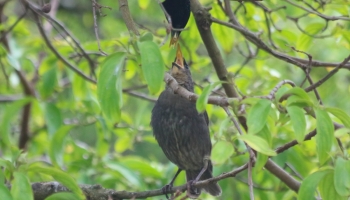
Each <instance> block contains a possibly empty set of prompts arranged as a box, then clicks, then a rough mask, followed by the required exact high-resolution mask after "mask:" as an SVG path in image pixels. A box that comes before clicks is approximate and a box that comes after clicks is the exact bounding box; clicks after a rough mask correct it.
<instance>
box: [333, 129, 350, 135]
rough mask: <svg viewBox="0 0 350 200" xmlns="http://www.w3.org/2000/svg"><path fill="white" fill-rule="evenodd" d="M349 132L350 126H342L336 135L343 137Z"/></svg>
mask: <svg viewBox="0 0 350 200" xmlns="http://www.w3.org/2000/svg"><path fill="white" fill-rule="evenodd" d="M347 134H350V128H340V129H337V130H336V131H335V132H334V136H335V137H342V136H344V135H347Z"/></svg>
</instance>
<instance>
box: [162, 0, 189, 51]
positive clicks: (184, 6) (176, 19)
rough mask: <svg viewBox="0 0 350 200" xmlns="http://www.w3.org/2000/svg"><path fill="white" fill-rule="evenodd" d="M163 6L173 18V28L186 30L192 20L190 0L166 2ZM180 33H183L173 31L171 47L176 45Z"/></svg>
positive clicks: (167, 0) (170, 0) (166, 0)
mask: <svg viewBox="0 0 350 200" xmlns="http://www.w3.org/2000/svg"><path fill="white" fill-rule="evenodd" d="M162 4H163V7H164V9H165V10H166V12H167V13H168V14H169V15H170V17H171V22H172V23H171V25H172V27H173V28H175V29H184V28H185V26H186V24H187V22H188V19H189V18H190V13H191V4H190V0H165V1H164V2H163V3H162ZM167 20H168V18H167ZM180 33H181V31H176V30H171V39H170V46H172V45H176V43H177V40H178V38H179V36H180Z"/></svg>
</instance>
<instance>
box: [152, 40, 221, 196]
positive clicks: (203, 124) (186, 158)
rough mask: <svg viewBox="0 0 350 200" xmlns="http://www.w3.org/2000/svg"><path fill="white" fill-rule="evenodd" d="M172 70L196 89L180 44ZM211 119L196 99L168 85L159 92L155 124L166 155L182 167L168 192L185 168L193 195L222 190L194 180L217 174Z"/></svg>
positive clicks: (187, 87)
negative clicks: (204, 191)
mask: <svg viewBox="0 0 350 200" xmlns="http://www.w3.org/2000/svg"><path fill="white" fill-rule="evenodd" d="M170 73H171V75H172V76H173V77H174V78H175V79H176V81H177V82H178V83H179V84H180V85H181V86H182V87H184V88H186V89H187V90H188V91H191V92H193V81H192V77H191V72H190V70H189V66H188V65H187V63H186V61H185V60H184V58H183V57H182V53H181V50H180V47H179V45H178V48H177V52H176V59H175V62H174V63H173V66H172V68H171V70H170ZM208 122H209V119H208V115H207V113H206V112H204V113H198V111H197V109H196V103H194V102H191V101H189V100H187V99H185V98H183V97H181V96H180V95H177V94H174V91H173V90H172V89H171V88H170V87H168V86H166V89H165V90H164V91H163V92H162V93H161V95H160V96H159V98H158V100H157V102H156V104H155V106H154V108H153V110H152V119H151V126H152V127H153V133H154V136H155V138H156V140H157V141H158V144H159V146H160V147H161V148H162V150H163V152H164V154H165V155H166V157H167V158H168V159H169V160H170V161H171V162H173V163H174V164H176V165H177V166H178V167H179V170H178V172H177V173H176V175H175V177H174V178H173V180H172V181H171V182H170V183H169V185H167V186H165V187H164V188H163V190H165V191H164V193H167V192H168V191H167V190H168V189H169V188H171V187H172V185H173V182H174V180H175V178H176V177H177V175H178V174H179V173H180V171H181V170H185V171H186V179H187V185H188V190H187V195H188V196H189V197H190V198H197V197H198V196H199V195H200V193H201V189H204V190H206V191H207V192H208V193H209V194H211V195H213V196H219V195H220V194H221V188H220V186H219V185H218V184H217V183H214V182H213V183H210V184H208V185H206V186H204V187H203V188H195V187H193V186H192V184H193V183H194V182H197V181H199V180H205V179H208V178H211V177H213V176H212V170H213V166H212V164H211V161H210V154H211V148H212V145H211V141H210V135H209V128H208Z"/></svg>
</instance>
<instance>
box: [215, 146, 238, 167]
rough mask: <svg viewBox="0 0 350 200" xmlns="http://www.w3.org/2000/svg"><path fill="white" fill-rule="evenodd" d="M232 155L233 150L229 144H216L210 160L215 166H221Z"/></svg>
mask: <svg viewBox="0 0 350 200" xmlns="http://www.w3.org/2000/svg"><path fill="white" fill-rule="evenodd" d="M233 153H234V149H233V146H232V144H231V143H229V142H226V141H219V142H217V143H216V144H215V145H214V147H213V150H212V152H211V160H212V161H213V163H215V164H222V163H224V162H225V161H226V160H227V159H229V158H230V157H231V156H232V154H233Z"/></svg>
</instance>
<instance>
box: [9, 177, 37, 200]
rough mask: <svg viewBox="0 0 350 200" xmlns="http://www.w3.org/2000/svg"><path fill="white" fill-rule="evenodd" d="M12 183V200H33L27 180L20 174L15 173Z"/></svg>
mask: <svg viewBox="0 0 350 200" xmlns="http://www.w3.org/2000/svg"><path fill="white" fill-rule="evenodd" d="M13 175H14V180H13V181H12V187H11V194H12V197H13V199H14V200H22V199H23V200H33V199H34V197H33V191H32V186H31V185H30V183H29V180H28V178H27V177H26V175H24V174H23V173H21V172H15V173H14V174H13Z"/></svg>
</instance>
